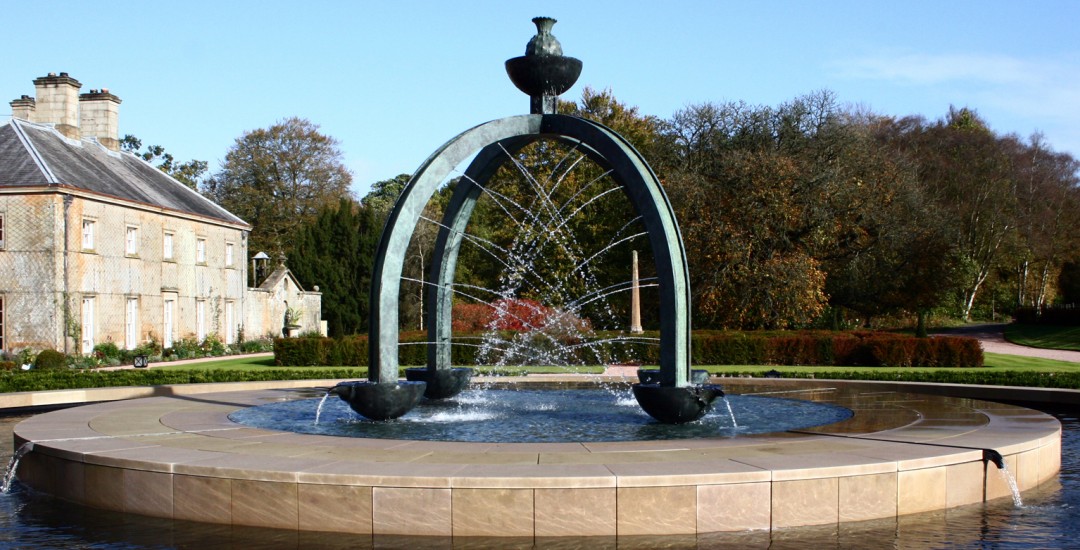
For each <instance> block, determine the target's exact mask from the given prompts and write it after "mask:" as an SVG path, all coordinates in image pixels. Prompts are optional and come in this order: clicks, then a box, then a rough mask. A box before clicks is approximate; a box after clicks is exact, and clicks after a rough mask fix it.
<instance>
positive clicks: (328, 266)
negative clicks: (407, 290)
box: [289, 197, 380, 337]
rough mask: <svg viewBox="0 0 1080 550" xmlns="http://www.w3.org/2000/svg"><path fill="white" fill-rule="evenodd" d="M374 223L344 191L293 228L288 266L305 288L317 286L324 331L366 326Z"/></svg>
mask: <svg viewBox="0 0 1080 550" xmlns="http://www.w3.org/2000/svg"><path fill="white" fill-rule="evenodd" d="M379 230H380V227H379V226H378V225H377V224H376V221H375V216H374V214H373V212H372V211H371V209H370V208H368V207H365V206H363V205H361V204H359V203H357V202H356V201H354V200H352V199H351V198H348V197H343V198H341V199H340V200H339V202H338V204H337V205H336V206H330V207H326V208H323V209H321V210H320V211H319V213H318V215H317V216H316V218H315V220H314V222H312V223H310V224H307V225H304V226H302V227H301V228H300V230H299V231H298V232H297V237H296V239H295V241H294V245H293V248H292V252H291V253H290V254H289V268H290V269H292V272H293V274H295V275H296V277H297V279H299V280H300V282H301V284H303V285H305V287H307V288H312V287H313V286H314V285H318V286H319V290H320V291H321V292H322V310H323V318H324V319H325V320H326V322H327V329H328V333H329V335H330V336H333V337H339V336H344V335H349V334H358V333H362V332H364V331H366V330H367V325H368V300H369V294H370V288H371V268H372V260H373V259H374V255H375V247H376V246H377V245H378V240H379Z"/></svg>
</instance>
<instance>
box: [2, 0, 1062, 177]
mask: <svg viewBox="0 0 1080 550" xmlns="http://www.w3.org/2000/svg"><path fill="white" fill-rule="evenodd" d="M540 15H543V16H550V17H554V18H556V19H558V20H559V22H558V24H556V25H555V28H554V30H553V32H554V34H555V35H556V36H557V37H558V38H559V40H560V41H561V42H562V45H563V49H564V52H565V53H566V54H567V55H571V56H574V57H577V58H579V59H581V60H582V61H583V62H584V70H583V71H582V76H581V78H580V80H579V81H578V84H577V85H575V86H574V88H573V89H571V90H570V91H569V92H567V93H566V94H565V95H564V96H563V97H564V98H565V99H576V98H578V97H580V94H581V89H582V88H583V87H584V86H591V87H593V88H597V89H604V88H610V89H611V90H612V92H613V93H614V94H615V96H616V97H617V98H618V99H619V100H620V101H622V102H624V103H627V104H630V105H634V106H637V107H638V108H639V109H640V111H641V112H642V113H645V114H651V115H656V116H659V117H662V118H667V117H669V116H671V115H672V114H673V113H674V112H676V111H677V110H679V109H682V108H684V107H686V106H687V105H690V104H695V103H702V102H707V101H714V102H722V101H727V100H742V101H746V102H748V103H751V104H762V105H777V104H779V103H782V102H785V101H788V100H790V99H792V98H795V97H797V96H799V95H803V94H806V93H808V92H812V91H815V90H821V89H828V90H832V91H833V92H835V93H836V94H837V96H838V98H839V100H840V101H841V102H844V103H850V104H857V105H860V106H862V107H866V108H869V109H871V110H873V111H875V112H878V113H881V114H889V115H897V116H903V115H909V114H920V115H923V116H925V117H927V118H930V119H935V118H939V117H941V116H943V115H944V114H945V113H946V112H947V111H948V108H949V106H950V105H955V106H958V107H961V106H967V107H971V108H974V109H976V110H977V111H979V113H980V114H981V115H982V116H983V117H984V118H985V119H986V120H987V121H988V122H989V123H990V125H991V127H992V128H994V129H995V130H996V131H998V132H1003V133H1004V132H1014V133H1017V134H1019V135H1021V136H1025V137H1026V136H1029V135H1030V134H1031V133H1032V132H1035V131H1040V132H1042V133H1043V134H1044V135H1045V137H1046V139H1047V140H1048V142H1049V143H1050V144H1051V145H1052V146H1053V147H1054V148H1055V149H1057V150H1060V151H1068V152H1070V153H1072V154H1073V155H1074V156H1077V157H1080V33H1078V32H1077V30H1076V28H1077V22H1078V21H1080V2H1077V1H1072V0H1060V1H1031V2H1015V1H1010V2H1005V1H982V2H972V1H949V2H941V1H934V2H930V1H918V0H907V1H904V2H888V3H886V2H873V1H867V0H862V1H827V0H822V1H818V2H810V1H759V2H737V3H736V2H719V1H711V2H709V1H681V2H679V1H670V2H668V1H657V0H653V1H636V0H623V1H619V2H614V1H612V2H598V1H596V2H584V1H581V0H575V1H562V0H545V1H543V2H533V1H509V0H502V1H472V0H471V1H469V2H420V1H407V0H402V1H397V2H360V1H356V2H346V1H320V0H309V1H307V2H296V1H292V2H278V1H272V0H267V1H262V2H247V1H221V0H217V1H213V2H202V1H196V0H191V1H186V2H145V1H142V2H108V1H106V2H75V1H57V2H53V3H49V5H48V8H47V9H46V8H44V7H43V5H42V4H41V3H34V2H10V3H9V4H8V5H7V6H5V8H4V20H5V24H4V31H3V34H4V36H5V40H4V41H5V43H6V44H8V53H7V54H6V55H5V56H4V60H3V61H2V62H0V67H2V69H0V94H6V96H7V97H6V98H3V97H0V99H4V103H3V107H2V108H0V117H3V116H5V115H9V114H10V109H9V108H8V106H7V101H10V100H12V99H15V98H17V97H19V96H20V95H22V94H27V95H31V96H32V95H33V93H34V92H33V84H32V80H33V79H34V78H36V77H39V76H43V75H45V74H47V73H49V72H57V73H58V72H61V71H63V72H67V73H69V74H70V75H71V76H72V77H74V78H76V79H78V80H79V81H80V82H81V83H82V84H83V91H87V90H89V89H90V88H109V89H110V91H111V92H113V93H114V94H116V95H118V96H119V97H120V98H121V99H122V100H123V104H122V105H121V107H120V133H121V135H123V134H129V133H130V134H134V135H136V136H138V137H140V138H141V139H142V140H143V141H144V143H146V144H160V145H163V146H165V148H166V150H168V151H169V152H171V153H173V155H174V156H176V158H177V159H179V160H188V159H193V158H194V159H201V160H207V161H209V162H210V165H211V169H212V170H213V169H216V168H217V167H218V166H219V163H220V161H221V160H222V159H223V158H224V156H225V153H226V152H227V151H228V149H229V147H230V145H232V143H233V142H234V141H235V140H236V138H238V137H240V136H241V135H242V134H243V132H245V131H248V130H252V129H255V128H262V127H266V126H269V125H271V124H273V123H274V122H276V121H278V120H281V119H283V118H286V117H290V116H299V117H303V118H307V119H309V120H311V121H312V122H314V123H316V124H318V125H320V127H321V129H322V131H323V132H324V133H326V134H328V135H331V136H333V137H335V138H337V139H338V140H339V141H340V146H341V149H342V151H343V152H344V156H345V163H346V165H347V166H348V167H349V169H351V170H352V171H353V174H354V177H355V182H356V184H355V185H354V190H355V192H356V193H357V195H358V196H363V195H364V194H365V193H366V192H367V190H368V187H369V185H370V184H371V183H372V182H375V181H379V180H382V179H387V178H390V177H393V176H395V175H397V174H400V173H411V172H412V171H413V170H415V169H416V168H417V167H418V166H419V165H420V163H421V162H423V160H424V159H425V158H427V156H428V155H429V154H430V153H431V152H432V151H433V150H434V149H435V148H437V147H438V146H439V145H441V144H442V143H443V142H445V141H446V140H448V139H450V138H451V137H453V136H454V135H456V134H457V133H459V132H461V131H462V130H465V129H467V128H469V127H471V126H474V125H476V124H478V123H481V122H484V121H487V120H491V119H495V118H499V117H503V116H509V115H515V114H521V113H524V112H527V111H528V98H527V97H525V96H524V95H523V94H521V93H520V92H518V91H517V89H515V88H514V87H513V85H512V84H510V82H509V80H508V79H507V78H506V75H505V71H504V69H503V61H505V60H506V59H507V58H510V57H515V56H518V55H521V54H522V53H523V52H524V48H525V44H526V43H527V42H528V40H529V38H530V37H531V36H532V35H533V34H534V33H535V28H534V27H533V25H532V23H531V22H530V19H531V18H532V17H535V16H540Z"/></svg>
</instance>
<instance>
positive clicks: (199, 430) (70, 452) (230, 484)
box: [14, 380, 1061, 537]
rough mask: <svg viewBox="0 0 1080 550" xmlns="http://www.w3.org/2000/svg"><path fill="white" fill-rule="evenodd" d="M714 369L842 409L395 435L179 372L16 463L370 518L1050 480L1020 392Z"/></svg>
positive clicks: (827, 516) (29, 433)
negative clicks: (188, 380)
mask: <svg viewBox="0 0 1080 550" xmlns="http://www.w3.org/2000/svg"><path fill="white" fill-rule="evenodd" d="M527 383H528V382H527V381H526V380H520V381H518V384H527ZM724 383H725V387H726V389H727V390H729V393H732V394H740V395H758V396H761V395H767V396H771V397H783V398H797V399H800V400H804V401H813V402H816V403H825V404H829V405H833V406H838V407H843V408H846V409H849V410H851V411H852V412H853V414H852V416H851V417H849V418H847V419H846V420H842V421H840V422H836V423H832V424H828V425H824V426H818V427H814V428H807V429H799V430H789V431H785V432H778V433H771V434H761V435H747V436H737V437H703V438H692V439H681V440H663V441H656V440H652V441H634V442H593V443H588V442H584V443H583V442H570V443H567V442H564V443H466V442H450V441H406V440H393V439H371V438H346V437H335V436H324V435H310V434H297V433H291V432H286V431H280V430H268V429H259V428H251V427H247V426H243V425H241V424H238V423H236V422H234V421H233V420H231V419H230V418H229V416H230V415H231V414H233V413H236V412H237V411H239V410H240V409H245V408H249V407H252V406H257V405H263V404H267V403H272V402H282V401H290V400H296V399H304V398H307V399H311V398H315V397H318V396H321V395H322V393H323V392H324V391H325V390H324V389H323V390H320V389H312V390H307V391H303V390H297V389H259V390H250V391H232V392H217V393H198V394H195V393H190V394H184V393H185V392H195V391H196V389H194V388H192V389H186V388H182V387H180V386H177V387H173V388H172V389H170V390H169V391H168V392H167V393H169V394H170V395H160V396H158V397H152V398H147V399H136V400H131V401H123V402H114V403H101V404H97V405H89V406H85V407H78V408H72V409H66V410H61V411H56V412H52V413H47V414H43V415H39V416H36V417H34V418H31V419H29V420H27V421H24V422H22V423H21V424H19V425H18V426H17V427H16V428H15V430H14V434H15V439H16V442H17V443H21V442H22V441H33V442H34V443H35V447H34V451H33V452H31V453H29V454H27V455H26V456H25V457H24V458H23V464H22V465H21V466H20V468H19V479H20V481H21V482H22V483H24V484H25V485H28V486H30V487H33V488H35V489H38V490H41V491H44V492H47V493H50V494H53V495H56V496H59V497H61V498H63V499H66V500H69V501H72V502H76V503H79V504H82V505H86V506H90V507H95V508H102V509H107V510H118V511H124V512H131V513H137V514H142V515H148V516H158V517H165V518H171V519H175V520H193V521H201V522H207V523H224V524H231V525H246V526H256V527H277V528H282V529H288V530H294V531H343V532H351V533H361V534H373V535H380V536H394V535H404V534H408V535H422V536H453V537H459V536H465V537H473V536H477V537H485V536H498V537H549V536H620V537H622V536H638V535H664V536H667V535H692V534H697V535H700V534H704V533H712V532H720V531H744V530H754V529H759V530H761V529H763V530H770V529H781V528H786V527H795V526H812V525H843V524H847V523H849V522H856V521H863V520H873V519H882V518H894V519H896V518H900V517H905V516H908V515H910V514H915V513H918V512H926V511H934V510H945V509H951V508H956V507H960V506H964V505H967V504H974V503H979V502H984V501H989V500H995V499H1001V498H1006V497H1008V496H1009V495H1010V494H1011V492H1010V488H1009V483H1008V482H1007V481H1006V479H1005V478H1004V477H1003V476H1001V475H1000V474H999V473H998V472H997V468H996V467H995V466H994V465H992V464H988V463H987V461H986V460H985V459H986V457H987V456H988V455H987V451H993V452H996V453H1000V455H1002V456H1003V458H1004V460H1003V464H1004V465H1007V467H1008V469H1009V471H1010V472H1011V473H1012V475H1013V476H1014V478H1015V481H1016V484H1017V486H1018V488H1019V489H1020V490H1029V489H1032V488H1035V487H1038V486H1039V485H1040V484H1044V483H1047V482H1050V481H1052V480H1054V479H1055V476H1056V474H1057V472H1058V469H1059V467H1060V458H1061V452H1060V437H1061V431H1060V424H1059V423H1058V422H1057V420H1055V419H1054V418H1053V417H1051V416H1048V415H1045V414H1043V413H1040V412H1037V411H1033V410H1030V409H1025V408H1021V407H1014V406H1009V405H1002V404H998V403H993V402H987V401H978V400H973V399H960V398H950V397H935V396H927V395H922V394H913V393H905V392H902V391H895V390H893V389H887V387H885V386H882V385H874V384H844V383H833V382H822V381H818V382H805V381H800V382H796V381H787V380H781V381H776V382H769V383H767V384H766V383H765V382H763V381H741V380H724ZM233 387H235V386H233ZM264 387H265V386H264ZM199 391H203V392H206V391H208V390H206V389H205V388H203V389H201V390H199ZM162 393H166V392H162ZM550 429H552V430H557V429H558V426H552V427H551V428H550Z"/></svg>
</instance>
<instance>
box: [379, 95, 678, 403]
mask: <svg viewBox="0 0 1080 550" xmlns="http://www.w3.org/2000/svg"><path fill="white" fill-rule="evenodd" d="M541 139H555V140H560V141H564V142H568V143H572V144H573V145H574V146H575V147H577V148H578V149H579V150H581V151H582V152H584V153H585V154H587V155H588V156H589V157H590V158H591V159H592V160H593V161H594V162H596V163H597V164H599V165H601V166H603V167H605V168H607V169H610V170H611V174H612V177H613V179H615V181H616V182H617V183H619V184H620V185H621V186H622V188H623V190H624V192H625V193H626V196H627V197H628V199H629V200H630V202H631V204H632V205H633V206H634V208H635V209H636V210H637V212H638V214H640V215H641V217H642V221H643V222H644V224H645V229H646V231H647V233H648V235H649V243H650V246H651V247H652V250H653V256H654V258H655V261H656V273H657V276H658V279H659V292H660V320H661V321H660V378H661V380H660V384H661V385H662V386H678V387H681V386H686V385H688V383H689V379H690V316H689V312H690V282H689V273H688V271H687V263H686V253H685V250H684V249H683V245H682V239H681V237H680V234H679V228H678V224H677V223H676V220H675V215H674V213H673V211H672V208H671V204H670V203H669V201H668V199H667V196H666V195H665V194H664V191H663V188H662V187H661V186H660V182H659V180H658V179H657V177H656V174H655V173H653V171H652V169H650V168H649V165H648V163H646V161H645V159H644V158H643V157H642V156H641V154H640V153H638V152H637V151H636V150H635V149H634V148H633V146H631V145H630V144H629V143H628V142H627V141H626V140H625V139H624V138H623V137H622V136H620V135H619V134H617V133H616V132H614V131H613V130H611V129H609V128H607V127H605V126H603V125H601V124H598V123H596V122H592V121H589V120H586V119H583V118H579V117H571V116H566V115H556V114H532V115H523V116H516V117H509V118H503V119H499V120H494V121H491V122H488V123H485V124H481V125H479V126H476V127H474V128H472V129H469V130H467V131H465V132H463V133H461V134H460V135H458V136H457V137H455V138H454V139H452V140H450V141H449V142H447V143H446V144H445V145H443V146H442V147H441V148H439V149H438V150H437V151H436V152H435V153H434V154H432V156H431V157H429V158H428V159H427V161H425V162H424V164H423V165H422V166H421V167H420V169H419V170H417V172H416V174H415V175H414V176H413V177H412V179H411V180H410V181H409V183H408V184H407V185H406V186H405V189H404V190H403V191H402V194H401V196H400V197H399V199H398V201H397V203H396V204H395V205H394V208H393V210H392V211H391V213H390V217H389V219H388V220H387V223H386V227H385V228H384V230H383V235H382V239H381V240H380V243H379V248H378V251H377V254H376V257H375V266H374V270H373V278H372V293H371V324H370V327H371V328H370V331H371V332H370V342H371V343H372V345H371V348H370V353H371V369H370V371H369V372H370V374H369V379H370V380H371V381H373V382H394V381H396V380H397V375H398V353H397V352H398V299H399V292H400V281H401V273H402V268H403V266H404V260H405V251H406V248H407V247H408V245H409V240H410V239H411V237H412V234H413V231H414V230H415V228H416V224H417V223H419V221H420V214H421V212H422V211H423V209H424V206H425V205H426V204H427V202H428V201H429V200H430V199H431V197H432V196H433V195H434V193H435V191H436V190H437V189H438V187H439V185H440V184H441V183H442V182H443V181H445V180H446V178H447V177H448V176H449V175H450V172H451V171H452V170H453V169H454V167H456V166H457V165H458V164H460V163H461V162H463V161H464V160H466V159H468V158H469V157H470V156H472V155H473V154H474V153H475V154H476V157H475V158H474V160H473V161H472V163H471V164H470V166H469V167H468V169H467V170H466V173H465V177H464V178H463V180H462V181H461V183H459V185H458V188H457V189H456V190H455V194H454V196H453V198H452V199H451V202H450V205H449V206H448V208H447V211H446V214H445V217H444V219H443V227H442V228H441V230H440V233H439V237H438V240H437V241H436V246H435V256H434V262H433V265H432V271H431V273H430V275H429V279H428V283H429V288H428V291H427V293H426V296H427V302H428V303H427V307H428V311H429V331H430V332H429V336H430V338H429V341H430V342H431V343H429V344H428V345H429V350H428V369H429V370H441V369H449V368H451V364H450V344H451V329H450V324H451V311H450V308H451V305H452V297H453V290H452V287H453V278H454V270H455V266H456V263H457V254H458V250H459V249H460V245H461V240H462V239H461V235H462V233H463V231H464V228H465V226H466V224H467V223H468V221H469V218H470V216H471V215H472V211H473V207H474V205H475V202H476V200H477V198H478V197H479V196H480V195H481V193H482V192H483V187H484V184H485V183H486V182H487V181H488V179H489V178H490V177H491V175H492V174H494V172H495V171H496V170H497V169H498V167H499V166H500V165H502V163H504V162H506V161H507V160H509V157H508V154H513V153H514V152H516V151H518V150H520V149H521V148H522V147H524V146H526V145H528V144H529V143H532V142H534V141H537V140H541Z"/></svg>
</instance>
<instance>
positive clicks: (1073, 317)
mask: <svg viewBox="0 0 1080 550" xmlns="http://www.w3.org/2000/svg"><path fill="white" fill-rule="evenodd" d="M1013 317H1014V318H1015V319H1016V322H1017V323H1022V324H1025V325H1060V326H1069V327H1074V326H1077V325H1080V307H1076V305H1075V304H1073V305H1064V306H1051V305H1044V306H1042V307H1041V308H1034V307H1020V308H1016V311H1015V312H1013Z"/></svg>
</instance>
